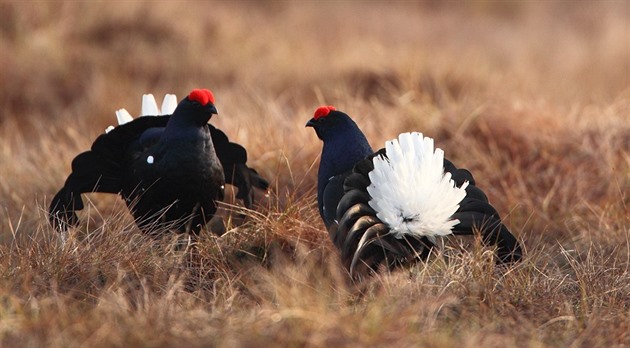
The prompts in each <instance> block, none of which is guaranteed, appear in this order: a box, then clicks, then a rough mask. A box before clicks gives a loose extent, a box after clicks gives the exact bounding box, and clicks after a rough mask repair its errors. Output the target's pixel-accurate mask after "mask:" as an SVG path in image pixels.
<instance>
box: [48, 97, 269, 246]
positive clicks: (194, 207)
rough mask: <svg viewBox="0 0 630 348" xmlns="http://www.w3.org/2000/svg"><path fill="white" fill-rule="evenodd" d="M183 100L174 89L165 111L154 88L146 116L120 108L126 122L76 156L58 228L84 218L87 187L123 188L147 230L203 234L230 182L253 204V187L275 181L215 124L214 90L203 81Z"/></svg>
mask: <svg viewBox="0 0 630 348" xmlns="http://www.w3.org/2000/svg"><path fill="white" fill-rule="evenodd" d="M176 103H177V101H176V97H175V96H174V95H167V96H166V97H165V98H164V103H163V104H162V112H160V110H159V109H158V107H157V104H156V103H155V99H154V98H153V96H152V95H144V97H143V106H142V116H146V117H138V118H136V119H133V118H132V117H131V115H129V113H128V112H127V111H126V110H124V109H121V110H118V111H117V112H116V114H117V116H118V121H119V124H120V125H119V126H118V127H115V128H114V127H109V128H108V129H107V130H106V132H105V134H102V135H100V136H99V137H98V138H97V139H96V140H95V141H94V143H93V144H92V148H91V150H89V151H86V152H83V153H81V154H79V155H78V156H77V157H75V158H74V160H73V161H72V173H71V174H70V175H69V176H68V178H67V180H66V182H65V184H64V186H63V187H62V188H61V190H59V192H58V193H57V194H56V195H55V196H54V198H53V199H52V201H51V203H50V208H49V217H50V222H51V224H52V225H53V226H54V227H55V228H56V229H58V230H60V231H65V230H66V229H67V228H68V227H70V226H74V225H76V224H78V221H79V220H78V217H77V215H76V213H75V211H77V210H81V209H83V200H82V199H81V194H82V193H87V192H105V193H114V194H120V195H121V196H122V197H123V199H124V200H125V203H126V204H127V206H128V207H129V209H130V211H131V213H132V214H133V216H134V218H135V221H136V223H137V225H138V226H139V227H140V229H142V230H143V231H145V232H147V233H151V234H154V233H157V232H160V231H163V230H165V229H169V230H176V231H178V232H192V233H194V234H198V233H199V231H200V230H201V228H202V227H203V226H204V225H205V224H206V222H208V221H209V220H210V219H211V218H212V216H213V215H214V214H215V212H216V210H217V203H216V202H217V201H219V200H222V199H223V197H224V184H225V183H226V182H227V183H230V184H232V185H235V186H236V187H237V188H238V194H237V196H236V197H237V198H240V199H243V200H244V204H245V206H246V207H250V206H251V204H252V201H253V194H254V192H253V189H252V187H257V188H260V189H262V190H267V188H268V186H269V183H268V182H267V181H266V180H265V179H263V178H262V177H261V176H259V175H258V173H257V172H256V171H255V170H253V169H251V168H249V167H247V165H246V162H247V152H246V151H245V149H244V148H243V147H242V146H241V145H239V144H235V143H232V142H230V141H229V140H228V138H227V136H226V135H225V133H223V132H222V131H220V130H218V129H216V128H215V127H213V126H212V125H210V124H208V121H209V120H210V117H212V115H213V114H217V109H216V107H215V105H214V96H213V94H212V92H211V91H209V90H207V89H195V90H193V91H192V92H190V94H189V95H188V96H187V97H186V98H184V99H183V100H182V101H181V102H180V103H179V104H178V105H177V104H176ZM170 113H172V115H170ZM149 115H151V117H149Z"/></svg>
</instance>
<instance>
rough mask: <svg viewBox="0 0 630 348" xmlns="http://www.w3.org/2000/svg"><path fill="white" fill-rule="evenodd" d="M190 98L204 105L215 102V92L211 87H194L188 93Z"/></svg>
mask: <svg viewBox="0 0 630 348" xmlns="http://www.w3.org/2000/svg"><path fill="white" fill-rule="evenodd" d="M188 99H190V100H194V101H196V102H198V103H199V104H201V105H204V106H205V105H207V104H208V103H212V104H214V94H212V92H211V91H210V90H209V89H193V90H192V91H191V92H190V94H189V95H188Z"/></svg>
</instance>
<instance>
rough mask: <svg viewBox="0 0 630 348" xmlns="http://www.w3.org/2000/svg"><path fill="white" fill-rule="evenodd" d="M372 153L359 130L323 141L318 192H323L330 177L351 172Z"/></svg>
mask: <svg viewBox="0 0 630 348" xmlns="http://www.w3.org/2000/svg"><path fill="white" fill-rule="evenodd" d="M372 152H373V151H372V147H370V144H369V143H368V141H367V139H366V138H365V136H364V135H363V133H361V131H359V130H356V132H353V134H344V135H343V136H335V137H333V138H332V139H330V140H328V141H324V148H323V149H322V158H321V160H320V163H319V173H318V191H321V190H323V187H324V186H325V185H326V183H327V182H328V180H329V179H330V178H331V177H333V176H336V175H339V174H342V173H344V172H347V171H349V170H351V169H352V167H354V165H355V164H356V163H357V162H359V161H360V160H362V159H364V158H365V157H367V156H368V155H370V154H371V153H372Z"/></svg>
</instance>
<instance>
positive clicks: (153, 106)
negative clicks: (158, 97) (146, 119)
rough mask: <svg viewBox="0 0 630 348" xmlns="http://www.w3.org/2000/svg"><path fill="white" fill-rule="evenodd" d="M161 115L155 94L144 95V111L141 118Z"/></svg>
mask: <svg viewBox="0 0 630 348" xmlns="http://www.w3.org/2000/svg"><path fill="white" fill-rule="evenodd" d="M159 114H160V109H158V106H157V103H156V102H155V97H154V96H153V94H144V95H142V111H141V112H140V116H155V115H159Z"/></svg>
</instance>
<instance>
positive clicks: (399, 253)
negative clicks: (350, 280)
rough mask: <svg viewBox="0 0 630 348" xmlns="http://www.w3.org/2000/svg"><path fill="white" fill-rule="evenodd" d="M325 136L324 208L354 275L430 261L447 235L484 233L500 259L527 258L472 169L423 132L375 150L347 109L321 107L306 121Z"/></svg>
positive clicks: (321, 197) (326, 220)
mask: <svg viewBox="0 0 630 348" xmlns="http://www.w3.org/2000/svg"><path fill="white" fill-rule="evenodd" d="M306 126H307V127H313V128H314V129H315V132H316V133H317V136H318V138H319V139H321V140H322V141H323V149H322V156H321V160H320V165H319V173H318V182H317V202H318V207H319V212H320V215H321V217H322V219H323V220H324V224H325V225H326V228H327V229H328V233H329V235H330V238H331V239H332V241H333V243H334V244H335V246H336V247H337V248H338V249H339V250H340V251H341V259H342V262H343V263H344V265H345V266H346V267H347V268H348V270H349V271H350V273H351V274H352V275H360V274H366V273H369V272H372V271H375V270H377V269H378V268H379V267H380V266H386V267H388V268H390V269H391V268H394V267H396V266H399V265H404V264H409V263H411V262H413V261H417V260H423V259H426V258H427V257H428V256H429V253H430V251H431V249H432V248H434V247H435V245H436V239H437V238H438V237H441V236H447V235H451V234H452V235H472V234H475V233H481V235H482V240H483V241H484V243H486V244H488V245H495V246H496V250H497V256H498V257H497V262H501V263H508V262H515V261H518V260H520V259H521V257H522V256H521V255H522V251H521V247H520V245H519V243H518V241H517V240H516V238H514V236H513V235H512V233H511V232H510V231H509V230H508V229H507V227H505V225H504V224H503V223H502V222H501V219H500V217H499V214H498V213H497V211H496V210H495V209H494V208H493V207H492V205H490V203H489V202H488V198H487V197H486V195H485V194H484V193H483V191H482V190H481V189H479V188H478V187H477V186H476V184H475V180H474V178H473V176H472V174H471V173H470V172H469V171H468V170H466V169H458V168H457V167H455V165H453V163H451V162H450V161H449V160H447V159H446V158H444V152H443V151H442V150H441V149H436V148H434V141H433V139H431V138H428V137H425V136H423V135H422V134H421V133H403V134H400V136H399V137H398V139H394V140H390V141H387V142H386V144H385V148H383V149H381V150H379V151H377V152H374V151H373V150H372V148H371V147H370V145H369V143H368V141H367V139H366V138H365V135H364V134H363V132H361V130H360V129H359V127H358V126H357V125H356V123H355V122H354V121H353V120H352V119H351V118H350V117H349V116H348V115H346V114H345V113H343V112H341V111H338V110H336V109H335V108H334V107H332V106H322V107H319V108H317V110H316V111H315V114H314V116H313V118H312V119H310V120H309V121H308V123H307V124H306Z"/></svg>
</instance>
